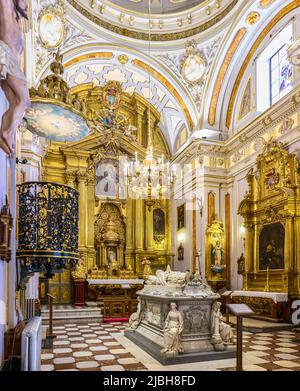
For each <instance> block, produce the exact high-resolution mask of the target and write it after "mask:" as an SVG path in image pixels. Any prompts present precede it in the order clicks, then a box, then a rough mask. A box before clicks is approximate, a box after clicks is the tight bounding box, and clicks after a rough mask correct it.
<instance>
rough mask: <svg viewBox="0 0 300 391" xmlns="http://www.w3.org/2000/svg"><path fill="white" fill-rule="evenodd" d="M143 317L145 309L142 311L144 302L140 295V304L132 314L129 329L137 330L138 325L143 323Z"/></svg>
mask: <svg viewBox="0 0 300 391" xmlns="http://www.w3.org/2000/svg"><path fill="white" fill-rule="evenodd" d="M142 318H143V311H142V304H141V299H140V297H138V305H137V309H136V312H134V313H133V314H131V316H130V318H129V322H128V329H129V330H136V329H137V328H138V325H139V324H140V323H141V321H142Z"/></svg>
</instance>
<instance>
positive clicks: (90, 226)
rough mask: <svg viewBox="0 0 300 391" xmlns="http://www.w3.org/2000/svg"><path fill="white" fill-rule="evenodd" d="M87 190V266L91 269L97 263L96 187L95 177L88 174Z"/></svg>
mask: <svg viewBox="0 0 300 391" xmlns="http://www.w3.org/2000/svg"><path fill="white" fill-rule="evenodd" d="M85 186H86V188H85V190H86V197H87V202H86V209H85V211H86V231H85V232H86V235H87V236H86V246H87V250H88V256H87V266H88V269H91V268H92V267H93V266H94V264H95V263H96V260H95V186H96V180H95V177H94V176H90V175H88V174H87V178H86V181H85Z"/></svg>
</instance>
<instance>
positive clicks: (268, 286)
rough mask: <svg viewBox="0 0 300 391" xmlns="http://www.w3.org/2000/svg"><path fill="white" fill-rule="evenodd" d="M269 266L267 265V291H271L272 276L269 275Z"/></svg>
mask: <svg viewBox="0 0 300 391" xmlns="http://www.w3.org/2000/svg"><path fill="white" fill-rule="evenodd" d="M269 269H270V268H269V266H268V267H267V283H266V285H265V289H264V291H265V292H270V276H269Z"/></svg>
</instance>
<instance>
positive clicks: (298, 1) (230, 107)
mask: <svg viewBox="0 0 300 391" xmlns="http://www.w3.org/2000/svg"><path fill="white" fill-rule="evenodd" d="M299 6H300V0H294V1H292V2H291V3H290V4H288V5H287V6H286V7H284V8H283V9H282V10H281V11H280V12H278V13H277V15H275V17H274V18H273V19H272V21H271V22H270V23H269V24H268V25H267V26H266V27H265V28H264V30H263V31H262V32H261V33H260V34H259V36H258V38H257V39H256V41H255V42H254V44H253V45H252V47H251V49H250V51H249V53H248V54H247V57H246V59H245V61H244V62H243V65H242V66H241V68H240V71H239V73H238V76H237V78H236V80H235V83H234V86H233V89H232V92H231V96H230V101H229V105H228V111H227V117H226V127H227V128H228V129H229V128H230V125H231V121H232V114H233V107H234V104H235V100H236V97H237V93H238V90H239V87H240V84H241V81H242V78H243V76H244V73H245V72H246V69H247V67H248V65H249V63H250V61H251V58H252V57H253V55H254V53H255V52H256V50H257V49H258V47H259V46H260V45H261V43H262V42H263V40H264V39H265V37H266V36H267V34H268V33H269V32H270V31H271V30H272V29H273V27H274V26H275V25H276V24H277V23H278V22H279V21H280V20H281V19H282V18H284V17H285V16H286V15H287V14H288V13H290V12H291V11H293V10H294V9H295V8H297V7H299Z"/></svg>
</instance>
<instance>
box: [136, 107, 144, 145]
mask: <svg viewBox="0 0 300 391" xmlns="http://www.w3.org/2000/svg"><path fill="white" fill-rule="evenodd" d="M144 112H145V107H143V106H140V105H139V104H137V105H136V114H137V116H136V127H137V140H138V142H139V143H141V144H142V141H143V136H142V133H143V120H144Z"/></svg>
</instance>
